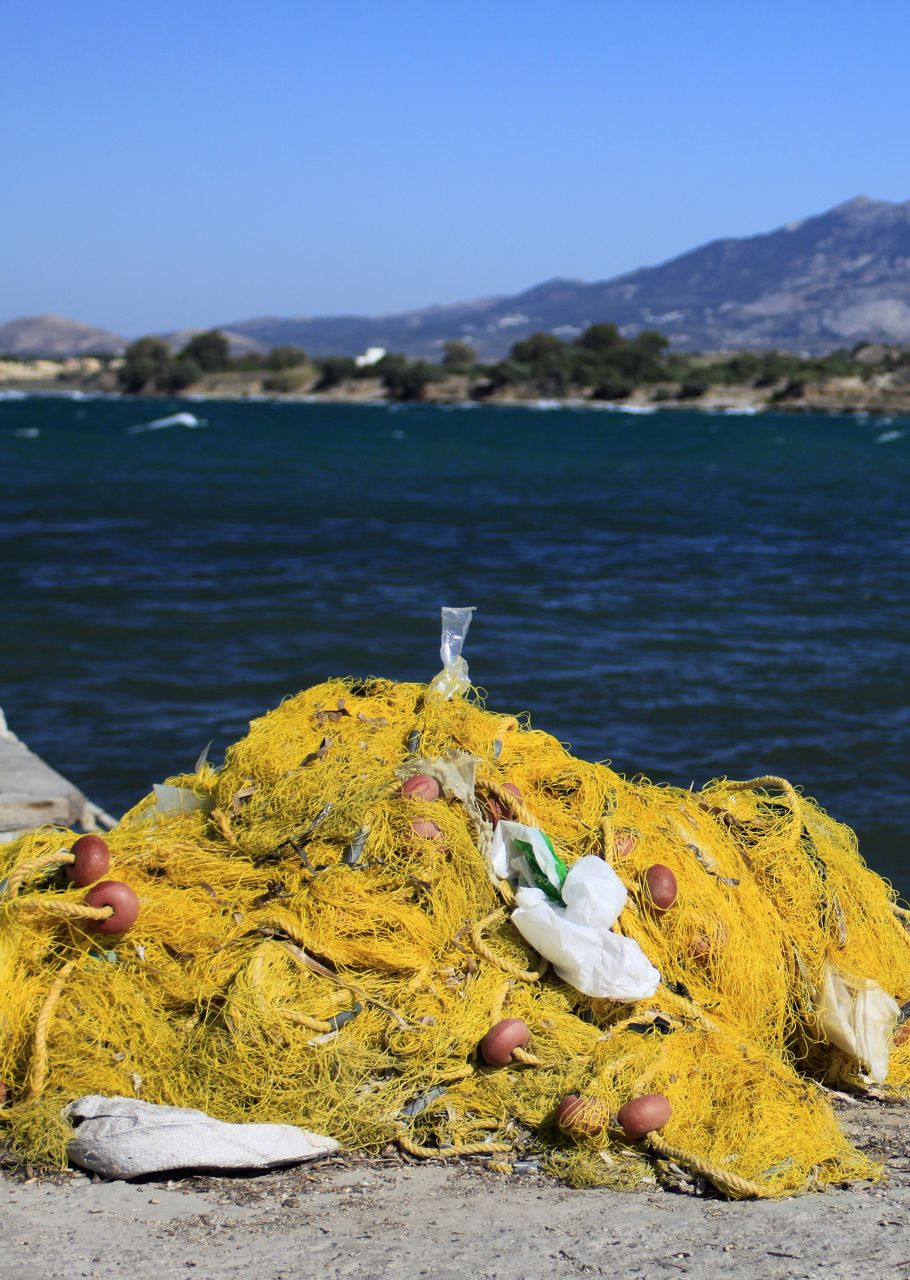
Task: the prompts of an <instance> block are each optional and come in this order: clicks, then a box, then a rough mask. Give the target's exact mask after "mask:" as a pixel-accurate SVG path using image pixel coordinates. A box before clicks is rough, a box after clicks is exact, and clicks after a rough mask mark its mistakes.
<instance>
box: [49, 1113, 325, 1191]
mask: <svg viewBox="0 0 910 1280" xmlns="http://www.w3.org/2000/svg"><path fill="white" fill-rule="evenodd" d="M65 1114H66V1115H67V1116H68V1118H69V1120H70V1122H71V1123H72V1124H73V1125H74V1127H75V1129H76V1134H75V1137H74V1138H72V1140H71V1141H70V1143H69V1145H68V1147H67V1155H68V1156H69V1158H70V1160H71V1161H72V1163H73V1164H77V1165H79V1166H80V1167H81V1168H83V1169H91V1170H92V1172H93V1173H100V1174H102V1175H103V1176H104V1177H105V1178H138V1177H140V1176H141V1175H142V1174H145V1173H163V1172H165V1171H166V1170H168V1169H218V1170H228V1169H271V1168H275V1167H276V1166H279V1165H287V1164H299V1163H301V1162H303V1161H304V1160H313V1159H315V1158H316V1157H317V1156H322V1155H326V1154H327V1153H328V1152H330V1151H337V1150H338V1143H337V1142H336V1141H335V1139H334V1138H326V1137H323V1136H322V1135H321V1134H318V1133H310V1132H309V1131H308V1130H306V1129H299V1128H297V1126H296V1125H291V1124H226V1123H225V1122H224V1121H222V1120H214V1119H213V1118H212V1117H211V1116H207V1115H206V1114H205V1112H204V1111H193V1110H191V1109H190V1108H189V1107H166V1106H162V1105H160V1104H159V1103H155V1102H141V1101H139V1100H138V1099H136V1098H104V1097H102V1096H101V1095H100V1094H97V1093H92V1094H88V1095H87V1096H86V1097H84V1098H77V1099H76V1101H75V1102H71V1103H70V1105H69V1106H68V1107H67V1108H66V1110H65Z"/></svg>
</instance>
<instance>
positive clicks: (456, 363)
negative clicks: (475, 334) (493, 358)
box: [442, 338, 477, 373]
mask: <svg viewBox="0 0 910 1280" xmlns="http://www.w3.org/2000/svg"><path fill="white" fill-rule="evenodd" d="M442 351H443V355H442V367H443V369H446V370H447V371H448V372H449V373H467V372H468V371H469V370H471V369H473V368H474V366H475V365H476V363H477V353H476V352H475V350H474V348H473V347H472V346H471V344H470V342H461V341H460V340H459V339H457V338H453V339H452V341H451V342H446V343H444V344H443V348H442Z"/></svg>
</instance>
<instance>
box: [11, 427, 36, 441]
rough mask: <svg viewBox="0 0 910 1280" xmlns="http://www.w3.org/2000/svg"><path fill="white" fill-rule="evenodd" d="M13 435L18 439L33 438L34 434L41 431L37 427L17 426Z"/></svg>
mask: <svg viewBox="0 0 910 1280" xmlns="http://www.w3.org/2000/svg"><path fill="white" fill-rule="evenodd" d="M13 435H14V436H18V437H19V439H20V440H34V439H35V437H36V436H40V435H41V432H40V431H39V430H38V428H37V427H19V428H17V430H15V431H14V432H13Z"/></svg>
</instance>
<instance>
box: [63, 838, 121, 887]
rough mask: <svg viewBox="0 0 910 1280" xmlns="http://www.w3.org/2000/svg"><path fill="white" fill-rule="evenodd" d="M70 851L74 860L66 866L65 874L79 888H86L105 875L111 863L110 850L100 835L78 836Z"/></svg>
mask: <svg viewBox="0 0 910 1280" xmlns="http://www.w3.org/2000/svg"><path fill="white" fill-rule="evenodd" d="M70 853H71V854H72V855H73V859H74V861H73V862H71V863H70V864H69V866H68V867H67V868H66V874H67V876H68V877H69V878H70V880H71V881H72V882H73V884H74V885H77V886H78V887H79V888H80V889H85V888H87V887H88V886H89V885H90V884H94V883H95V881H96V880H100V879H101V877H102V876H106V875H107V872H108V868H109V867H110V865H111V851H110V849H109V848H108V844H107V841H106V840H102V839H101V836H80V837H79V839H78V840H76V841H75V843H74V844H73V846H72V848H71V849H70Z"/></svg>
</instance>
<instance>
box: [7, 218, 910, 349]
mask: <svg viewBox="0 0 910 1280" xmlns="http://www.w3.org/2000/svg"><path fill="white" fill-rule="evenodd" d="M600 321H612V322H613V323H614V324H617V325H619V327H620V329H621V330H622V332H623V334H624V335H626V336H631V335H633V334H635V333H637V332H639V331H640V330H641V329H659V330H660V331H661V332H662V333H665V334H666V335H667V336H668V337H669V338H670V339H671V341H672V343H673V346H674V347H676V348H677V349H679V350H683V351H723V350H731V349H739V348H753V349H770V348H778V349H785V350H791V351H803V352H808V353H812V354H816V353H822V352H825V351H830V350H832V349H833V348H835V347H842V346H847V347H850V346H852V345H854V344H855V343H857V342H876V343H910V201H907V202H906V203H904V204H889V203H887V202H886V201H883V200H870V199H868V198H867V197H865V196H859V197H857V198H856V199H855V200H848V201H847V203H846V204H841V205H838V206H837V207H836V208H834V209H831V210H829V212H828V213H823V214H819V215H817V216H816V217H812V218H806V219H804V220H803V221H801V222H793V223H790V224H788V225H787V226H785V227H781V228H779V229H778V230H776V231H771V232H768V233H766V234H763V235H757V236H749V237H747V238H744V239H738V240H732V239H731V240H714V241H712V242H711V243H710V244H706V245H703V246H701V247H700V248H698V249H693V250H691V251H690V252H689V253H684V254H682V255H681V256H680V257H678V258H673V259H672V260H671V261H669V262H665V263H663V264H662V265H660V266H656V267H645V268H642V269H640V270H638V271H631V272H629V273H628V274H626V275H622V276H617V277H615V278H614V279H612V280H605V281H601V282H599V283H595V284H585V283H584V281H581V280H549V281H546V282H545V283H544V284H538V285H535V286H534V287H533V288H531V289H527V290H526V291H525V292H523V293H518V294H514V295H512V296H508V297H491V298H482V299H480V300H477V301H473V302H461V303H456V304H454V305H452V306H433V307H426V308H424V309H423V310H420V311H408V312H402V313H400V314H397V315H388V316H374V317H369V316H321V317H319V316H317V317H311V318H307V317H304V318H301V319H284V318H281V317H279V316H265V317H260V318H258V319H252V320H240V321H232V322H231V323H228V324H222V325H220V326H219V327H220V328H221V329H223V330H224V331H225V332H226V333H228V334H229V337H230V339H231V345H232V349H233V350H234V352H235V353H237V354H241V353H242V352H243V351H244V349H245V350H247V351H251V350H252V351H265V350H268V349H269V348H271V347H275V346H300V347H303V348H304V350H305V351H307V352H309V353H310V354H311V355H314V356H320V355H356V354H357V353H358V352H361V351H364V350H366V348H367V347H371V346H378V347H385V348H386V349H387V350H390V351H402V352H405V353H406V354H407V355H409V356H412V357H416V356H422V357H425V358H428V359H438V357H439V355H440V351H441V348H442V345H443V343H445V342H446V341H448V340H450V339H455V338H461V339H468V340H470V341H471V342H472V343H473V345H474V348H475V350H476V351H477V354H478V357H479V358H480V359H482V360H491V359H498V358H500V357H501V356H503V355H505V354H506V353H507V352H508V350H509V348H510V347H511V346H512V344H513V343H514V342H517V341H518V340H519V339H521V338H526V337H527V336H528V335H529V334H531V333H534V332H536V331H537V330H545V331H549V332H551V333H555V334H557V335H558V336H559V337H562V338H572V337H575V336H576V335H578V334H579V333H581V332H582V330H583V329H585V328H586V327H587V326H588V325H590V324H594V323H598V322H600ZM188 332H189V331H187V333H188ZM187 333H177V334H172V335H169V340H171V341H173V342H176V343H177V344H178V345H179V343H180V341H181V340H182V339H184V338H185V337H186V336H187ZM123 345H124V343H123V339H121V338H118V337H116V336H115V335H114V334H111V333H106V332H105V331H104V330H102V329H94V328H91V327H90V326H88V325H80V324H76V323H75V322H73V321H71V320H63V319H61V318H60V317H58V316H37V317H32V318H30V319H26V320H14V321H11V322H10V323H9V324H6V325H2V326H0V353H6V354H10V355H67V354H79V353H82V352H86V351H103V350H117V349H118V348H121V347H122V346H123Z"/></svg>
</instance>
